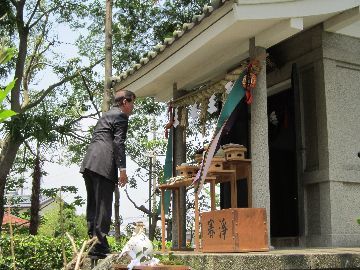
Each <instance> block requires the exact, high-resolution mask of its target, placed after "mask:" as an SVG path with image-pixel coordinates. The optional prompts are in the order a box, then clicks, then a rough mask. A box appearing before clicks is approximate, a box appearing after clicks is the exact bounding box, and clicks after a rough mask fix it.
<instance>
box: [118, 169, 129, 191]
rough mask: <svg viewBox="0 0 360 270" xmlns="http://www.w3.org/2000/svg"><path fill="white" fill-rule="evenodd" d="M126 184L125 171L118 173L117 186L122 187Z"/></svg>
mask: <svg viewBox="0 0 360 270" xmlns="http://www.w3.org/2000/svg"><path fill="white" fill-rule="evenodd" d="M127 182H128V177H127V174H126V171H125V170H121V171H120V177H119V186H120V187H124V186H125V185H126V184H127Z"/></svg>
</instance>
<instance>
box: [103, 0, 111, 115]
mask: <svg viewBox="0 0 360 270" xmlns="http://www.w3.org/2000/svg"><path fill="white" fill-rule="evenodd" d="M112 5H113V2H112V0H106V15H105V77H104V95H103V102H102V106H101V110H102V112H107V111H108V110H109V109H110V104H111V101H112V93H111V76H112V30H111V26H112Z"/></svg>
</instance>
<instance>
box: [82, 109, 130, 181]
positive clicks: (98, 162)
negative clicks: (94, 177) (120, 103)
mask: <svg viewBox="0 0 360 270" xmlns="http://www.w3.org/2000/svg"><path fill="white" fill-rule="evenodd" d="M128 119H129V117H128V116H127V115H126V114H124V113H123V112H121V110H120V109H119V108H118V107H112V108H111V109H110V110H109V111H108V112H106V113H104V114H103V116H102V117H101V118H100V119H99V120H98V122H97V124H96V126H95V130H94V133H93V137H92V139H91V143H90V145H89V147H88V149H87V152H86V155H85V157H84V160H83V162H82V165H81V169H80V172H81V173H83V172H84V171H85V169H88V170H90V171H93V172H95V173H97V174H100V175H102V176H104V177H106V178H107V179H110V180H112V181H114V182H117V180H118V168H126V156H125V140H126V132H127V128H128Z"/></svg>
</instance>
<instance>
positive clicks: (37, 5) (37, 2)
mask: <svg viewBox="0 0 360 270" xmlns="http://www.w3.org/2000/svg"><path fill="white" fill-rule="evenodd" d="M39 5H40V0H37V1H36V5H35V8H34V10H33V12H32V13H31V15H30V18H29V21H28V22H27V24H26V27H29V25H30V22H31V20H32V19H33V17H34V15H35V13H36V11H37V9H38V7H39Z"/></svg>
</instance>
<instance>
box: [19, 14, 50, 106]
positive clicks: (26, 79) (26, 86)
mask: <svg viewBox="0 0 360 270" xmlns="http://www.w3.org/2000/svg"><path fill="white" fill-rule="evenodd" d="M48 18H49V17H48V16H47V17H46V21H45V23H44V25H43V28H42V31H41V32H42V33H41V38H39V40H38V41H37V42H36V43H35V47H34V51H33V53H32V55H31V56H30V61H29V65H28V66H27V68H26V70H25V73H24V77H23V95H24V101H23V104H22V107H24V106H26V105H27V104H29V102H30V98H29V81H30V78H29V77H30V72H31V71H32V70H34V69H35V65H34V64H33V63H34V60H35V58H36V56H40V55H41V53H38V50H39V48H40V45H41V44H42V41H43V38H44V36H45V32H46V22H47V20H48ZM50 45H51V44H49V45H48V46H47V47H46V48H45V49H44V50H43V52H42V53H44V52H45V51H46V50H48V49H49V47H50Z"/></svg>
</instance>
